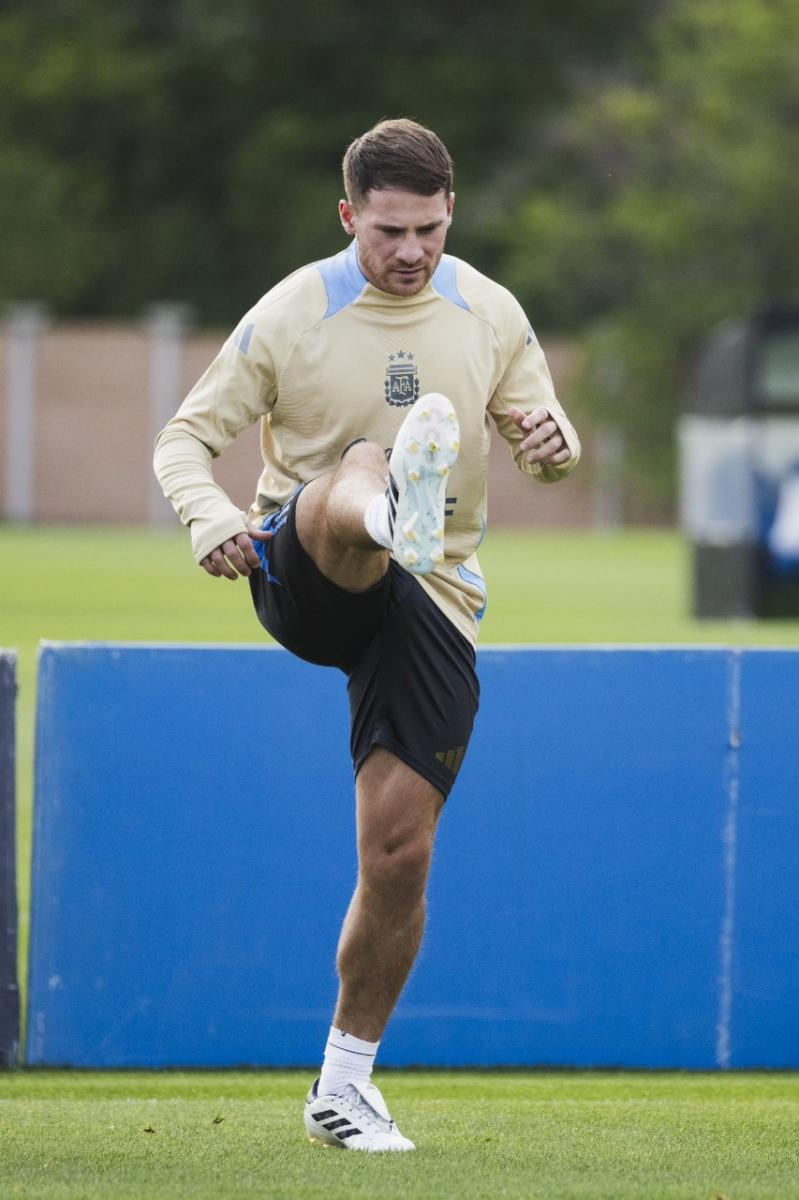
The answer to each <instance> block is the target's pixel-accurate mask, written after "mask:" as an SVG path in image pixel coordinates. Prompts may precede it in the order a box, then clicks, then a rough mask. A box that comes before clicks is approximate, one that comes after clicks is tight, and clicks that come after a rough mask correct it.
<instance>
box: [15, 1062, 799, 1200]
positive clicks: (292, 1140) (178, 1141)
mask: <svg viewBox="0 0 799 1200" xmlns="http://www.w3.org/2000/svg"><path fill="white" fill-rule="evenodd" d="M378 1082H379V1083H380V1084H381V1085H382V1086H383V1087H384V1089H385V1092H386V1095H387V1097H388V1098H389V1102H390V1104H391V1107H392V1110H393V1113H394V1115H395V1117H396V1118H397V1121H398V1123H399V1125H400V1128H402V1130H403V1131H404V1132H405V1133H407V1134H408V1135H409V1136H411V1137H413V1138H414V1139H415V1140H416V1142H417V1145H418V1149H417V1151H416V1153H415V1154H407V1155H405V1154H403V1155H378V1156H374V1157H368V1156H366V1155H360V1154H354V1153H348V1152H344V1151H337V1150H332V1149H331V1150H323V1149H321V1148H320V1147H318V1146H312V1145H310V1144H309V1143H308V1142H307V1141H306V1140H305V1135H304V1132H303V1129H302V1117H301V1098H302V1096H303V1093H304V1090H305V1088H306V1087H307V1084H308V1076H307V1075H304V1074H297V1073H282V1072H281V1073H277V1072H275V1073H271V1072H266V1073H265V1072H261V1073H251V1074H249V1073H235V1072H227V1071H226V1072H219V1073H211V1072H198V1073H196V1074H194V1073H190V1074H187V1073H167V1074H163V1073H151V1072H145V1073H135V1074H132V1073H123V1074H80V1073H75V1072H70V1073H63V1074H60V1073H56V1072H41V1073H40V1072H32V1073H17V1074H15V1075H7V1076H0V1146H1V1147H2V1150H1V1151H0V1195H2V1197H3V1200H6V1198H11V1197H17V1196H19V1197H25V1200H122V1198H124V1200H144V1198H146V1200H162V1198H163V1200H166V1198H169V1200H182V1198H183V1197H186V1198H187V1200H188V1198H191V1200H244V1198H246V1197H250V1196H251V1197H259V1198H260V1197H269V1198H270V1200H283V1198H285V1200H314V1198H316V1197H318V1198H319V1200H349V1198H350V1197H369V1198H370V1200H379V1198H383V1197H385V1198H386V1200H388V1198H391V1200H415V1198H417V1197H418V1198H419V1200H438V1198H444V1197H446V1198H449V1197H452V1198H453V1200H477V1198H478V1197H480V1198H481V1200H482V1198H485V1200H489V1198H491V1200H494V1198H495V1197H514V1198H519V1200H523V1198H524V1200H526V1198H531V1197H541V1200H572V1198H575V1200H576V1198H578V1197H579V1198H580V1200H589V1198H590V1200H644V1198H645V1200H672V1198H674V1200H677V1198H678V1197H679V1198H681V1200H683V1198H684V1200H721V1198H722V1197H723V1198H724V1200H793V1198H796V1197H799V1143H797V1137H796V1130H797V1121H799V1078H797V1077H796V1076H786V1075H761V1074H757V1075H756V1074H751V1075H724V1076H719V1075H679V1074H671V1073H669V1074H666V1073H664V1074H654V1075H650V1074H637V1073H619V1074H613V1073H577V1072H575V1073H562V1074H559V1073H552V1072H542V1073H533V1074H530V1073H488V1074H487V1073H476V1072H464V1073H457V1074H447V1073H429V1072H420V1073H418V1074H417V1073H413V1072H403V1073H397V1074H394V1073H391V1074H389V1073H384V1074H383V1076H382V1077H379V1078H378ZM219 1118H221V1120H220V1119H219Z"/></svg>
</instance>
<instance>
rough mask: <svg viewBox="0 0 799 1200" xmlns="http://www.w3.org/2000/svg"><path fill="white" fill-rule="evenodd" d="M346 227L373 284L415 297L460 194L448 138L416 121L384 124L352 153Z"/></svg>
mask: <svg viewBox="0 0 799 1200" xmlns="http://www.w3.org/2000/svg"><path fill="white" fill-rule="evenodd" d="M343 166H344V189H345V191H346V194H347V198H346V200H341V201H340V203H339V214H340V216H341V222H342V225H343V226H344V228H345V230H346V231H347V233H349V234H351V235H354V236H356V237H357V239H358V258H359V261H360V264H361V269H362V271H363V272H364V274H365V275H366V277H367V279H368V280H369V281H370V283H373V284H374V285H375V287H378V288H380V289H381V291H384V292H389V293H391V294H392V295H395V296H413V295H415V293H416V292H419V291H421V289H422V288H423V287H424V286H425V285H426V284H427V283H428V281H429V280H430V278H431V276H432V274H433V272H434V271H435V269H436V267H437V265H438V262H439V260H440V258H441V255H442V253H443V250H444V241H445V239H446V235H447V229H448V228H449V224H450V221H451V220H452V206H453V203H454V201H455V196H454V194H453V191H452V159H451V158H450V156H449V152H448V150H447V148H446V146H445V145H444V143H443V142H442V141H441V139H440V138H439V137H438V136H437V135H436V134H435V133H433V132H432V130H430V129H425V127H424V126H423V125H418V124H417V123H416V122H415V121H408V120H404V119H403V120H397V121H381V122H380V123H379V124H378V125H376V126H375V127H374V129H370V130H369V132H368V133H365V134H363V135H362V136H361V137H359V138H356V139H355V141H354V142H353V143H352V145H351V146H350V147H349V148H348V150H347V153H346V154H345V155H344V164H343Z"/></svg>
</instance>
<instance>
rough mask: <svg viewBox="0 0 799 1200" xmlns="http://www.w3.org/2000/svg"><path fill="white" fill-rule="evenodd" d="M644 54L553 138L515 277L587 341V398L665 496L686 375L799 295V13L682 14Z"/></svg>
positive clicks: (520, 235) (788, 0) (542, 313)
mask: <svg viewBox="0 0 799 1200" xmlns="http://www.w3.org/2000/svg"><path fill="white" fill-rule="evenodd" d="M648 43H649V53H647V54H642V55H641V56H640V60H639V61H640V67H639V69H638V70H635V71H632V70H629V69H626V68H623V67H622V66H621V65H619V64H617V66H616V69H615V70H614V71H613V73H612V75H611V77H610V78H603V77H602V76H601V75H597V74H595V73H591V74H589V75H587V76H586V77H585V78H584V79H582V80H581V81H580V84H579V91H578V95H577V96H576V98H575V100H574V102H573V104H571V105H570V106H569V108H568V110H567V111H565V112H564V114H563V115H562V117H561V118H559V119H558V120H557V121H554V122H551V123H550V124H549V125H548V126H547V128H546V129H545V130H542V131H541V147H542V155H543V157H544V158H545V159H546V160H547V168H546V172H545V173H543V174H542V177H540V178H539V180H533V181H532V183H531V187H530V191H529V192H528V194H527V195H525V197H524V198H523V200H522V201H521V202H520V203H519V204H518V205H517V206H516V208H515V210H514V211H513V212H512V213H511V214H510V216H509V218H508V220H507V222H506V225H505V233H504V238H505V252H504V263H503V272H504V276H505V278H507V279H508V281H509V283H510V284H511V286H512V287H515V288H516V290H517V291H518V293H519V294H520V295H521V296H523V297H524V298H525V299H526V301H527V302H528V303H529V305H530V307H531V309H537V312H538V318H539V320H540V319H541V318H543V320H544V321H545V322H551V323H554V324H557V325H558V326H559V327H561V328H563V327H564V326H565V325H567V324H568V325H569V326H571V327H572V328H574V329H579V330H581V331H587V332H588V337H589V345H590V347H591V349H592V354H591V358H590V374H589V376H588V377H587V379H586V386H585V391H586V393H587V400H588V402H589V403H591V404H592V405H593V407H594V409H595V411H596V413H597V414H598V416H599V418H600V419H601V420H603V421H605V422H607V423H612V424H615V425H618V426H621V427H622V428H625V429H626V430H627V431H628V434H629V438H630V442H631V445H632V448H633V450H634V451H635V453H634V454H633V456H632V462H633V464H634V465H635V467H636V469H637V471H638V474H639V476H642V477H644V478H648V479H649V480H650V481H651V482H652V483H653V484H654V487H655V489H656V490H657V489H659V490H660V492H661V494H665V493H666V491H667V490H668V486H669V481H670V466H671V460H672V432H671V431H672V427H673V423H674V418H675V410H676V405H677V402H678V397H679V393H680V384H681V375H682V372H683V370H684V366H685V363H686V361H687V360H688V359H689V358H690V356H691V354H692V353H693V351H694V350H695V349H696V347H697V345H698V344H699V343H700V342H701V339H702V338H703V337H704V336H705V335H706V333H707V331H708V330H709V329H710V328H711V327H712V326H713V325H714V324H715V323H716V322H718V321H720V320H722V319H723V318H725V317H727V316H729V315H730V314H736V315H742V314H746V313H747V312H749V311H751V310H753V309H755V308H756V307H758V306H759V305H761V304H762V303H764V302H766V301H769V300H772V299H775V298H779V299H786V298H790V297H794V298H796V297H797V293H799V170H798V169H797V168H799V3H797V0H674V2H673V3H670V4H666V5H664V6H663V7H662V8H661V10H660V12H659V14H658V15H657V17H656V19H655V20H654V21H653V22H652V25H651V28H650V30H649V37H648ZM553 164H557V166H556V179H555V180H554V182H553V178H552V171H553ZM531 248H534V249H535V252H534V253H530V250H531Z"/></svg>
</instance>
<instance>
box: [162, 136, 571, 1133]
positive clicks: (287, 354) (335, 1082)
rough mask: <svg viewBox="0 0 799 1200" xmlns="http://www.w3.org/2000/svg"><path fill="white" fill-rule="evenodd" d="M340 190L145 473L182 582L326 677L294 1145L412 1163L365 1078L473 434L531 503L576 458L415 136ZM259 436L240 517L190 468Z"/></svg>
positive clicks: (475, 454)
mask: <svg viewBox="0 0 799 1200" xmlns="http://www.w3.org/2000/svg"><path fill="white" fill-rule="evenodd" d="M344 189H345V193H346V199H344V200H341V201H340V203H339V216H340V219H341V224H342V225H343V227H344V230H345V232H346V233H347V234H348V235H349V236H350V238H351V239H352V241H351V242H350V244H349V246H348V247H347V248H346V249H344V250H342V251H341V253H339V254H336V255H335V256H334V257H332V258H328V259H325V260H324V261H322V262H317V263H313V264H311V265H310V266H306V267H303V268H302V269H300V270H298V271H296V272H295V273H294V274H292V275H290V276H289V277H288V278H287V279H284V280H283V281H282V282H281V283H278V284H277V286H275V287H274V288H272V290H271V291H269V292H267V294H266V295H265V296H264V297H263V298H262V299H261V300H260V301H259V302H258V303H257V304H256V305H255V307H254V308H252V309H251V311H250V312H249V313H247V315H246V316H245V317H244V318H243V320H242V321H241V323H240V324H239V326H238V327H237V329H236V330H235V331H234V333H233V334H232V336H231V337H230V338H229V340H228V341H227V342H226V343H225V345H224V346H223V347H222V349H221V351H220V353H219V355H218V356H217V358H216V359H215V361H214V362H213V363H212V365H211V366H210V367H209V369H208V370H207V371H206V373H205V374H204V375H203V377H202V378H201V379H200V381H199V382H198V383H197V385H196V386H195V387H194V389H193V390H192V391H191V393H190V394H189V396H188V397H187V399H186V400H185V401H184V403H183V404H182V405H181V407H180V409H179V410H178V412H177V414H176V416H175V417H174V418H173V419H172V420H171V421H170V422H169V424H168V425H167V426H166V428H165V429H164V430H163V432H162V433H161V434H160V436H159V438H158V441H157V446H156V454H155V469H156V472H157V474H158V477H159V479H160V481H161V484H162V486H163V489H164V493H165V495H166V496H167V497H168V498H169V499H170V500H171V501H172V503H173V504H174V506H175V509H176V510H177V512H178V514H179V515H180V517H181V519H182V521H183V522H184V523H185V524H186V525H188V526H190V528H191V537H192V544H193V548H194V554H195V557H196V559H197V561H198V563H199V564H200V566H201V567H202V568H203V570H205V571H206V572H207V573H208V574H209V575H213V576H216V577H222V576H224V577H225V578H227V579H231V580H235V579H237V578H239V577H240V576H245V577H247V578H248V579H249V584H250V589H251V593H252V599H253V603H254V607H255V611H256V613H257V614H258V617H259V619H260V621H261V622H262V624H263V625H264V626H265V627H266V629H267V630H268V631H269V632H270V633H271V634H272V635H273V637H275V638H276V639H277V641H279V642H281V643H282V644H283V645H284V646H285V647H287V648H288V649H289V650H291V651H292V652H293V653H294V654H297V655H298V656H299V657H301V658H304V659H307V660H309V661H311V662H314V663H320V664H323V665H326V666H334V667H338V668H340V669H341V670H342V671H343V672H344V673H345V674H346V676H347V687H348V692H349V702H350V711H351V752H352V759H353V765H354V771H355V778H356V786H355V792H356V814H357V840H358V862H359V870H358V879H357V884H356V887H355V893H354V895H353V897H352V901H351V903H350V906H349V910H348V912H347V915H346V917H345V919H344V924H343V928H342V931H341V937H340V940H339V944H338V953H337V967H338V974H339V984H340V986H339V995H338V1001H337V1005H336V1009H335V1013H334V1016H333V1024H332V1028H331V1030H330V1034H329V1037H328V1041H327V1046H326V1049H325V1052H324V1061H323V1065H322V1069H321V1074H320V1077H319V1079H317V1080H316V1082H315V1083H314V1084H313V1086H312V1088H311V1090H310V1092H309V1095H308V1098H307V1100H306V1104H305V1126H306V1129H307V1131H308V1133H309V1134H310V1135H311V1137H312V1138H314V1139H316V1140H318V1141H321V1142H323V1143H327V1144H329V1145H334V1146H341V1147H344V1148H347V1149H350V1150H363V1151H382V1150H412V1149H413V1148H414V1145H413V1142H411V1141H410V1140H409V1139H408V1138H406V1137H403V1135H402V1134H401V1133H400V1131H399V1129H398V1128H397V1126H396V1124H395V1123H394V1122H393V1121H392V1119H391V1116H390V1114H389V1111H388V1109H387V1107H386V1104H385V1101H384V1100H383V1097H382V1096H381V1094H380V1092H379V1090H378V1089H377V1087H376V1086H375V1084H374V1083H372V1082H371V1080H370V1076H371V1071H372V1065H373V1063H374V1059H375V1054H376V1052H377V1048H378V1043H379V1040H380V1037H381V1035H382V1033H383V1030H384V1028H385V1026H386V1023H387V1021H388V1018H389V1016H390V1014H391V1012H392V1010H393V1008H394V1005H395V1004H396V1001H397V998H398V996H399V994H400V991H401V989H402V987H403V984H404V983H405V980H406V978H407V976H408V972H409V971H410V968H411V966H412V964H413V961H414V958H415V956H416V953H417V950H418V948H419V944H420V940H421V937H422V929H423V925H424V914H425V887H426V881H427V874H428V868H429V864H430V856H431V851H432V847H433V840H434V836H435V831H436V823H437V821H438V817H439V814H440V812H441V808H442V806H443V804H444V801H445V800H446V798H447V796H448V794H449V791H450V789H451V787H452V785H453V783H454V782H455V777H456V776H457V774H458V770H459V768H460V766H461V763H462V762H463V757H464V754H465V752H466V748H467V745H468V743H469V738H470V735H471V732H472V724H473V721H474V717H475V713H476V711H477V704H478V682H477V677H476V674H475V643H476V639H477V629H478V624H479V621H480V619H481V617H482V615H483V613H484V611H485V606H486V593H485V585H484V582H483V579H482V576H481V574H480V567H479V564H478V561H477V558H476V556H475V551H476V549H477V546H478V544H479V542H480V540H481V538H482V536H483V533H484V530H485V513H486V468H487V461H488V446H489V436H490V422H489V418H490V420H491V421H492V422H493V423H494V425H496V427H497V429H498V430H499V432H500V434H501V435H502V437H503V438H505V440H506V441H507V442H508V443H509V446H510V449H511V451H512V454H513V458H514V460H515V462H516V465H517V466H518V467H519V468H520V470H522V471H523V472H525V474H527V475H529V476H530V478H531V479H534V480H540V481H543V482H547V483H548V482H554V481H556V480H559V479H561V478H563V476H565V475H566V474H567V473H568V472H569V471H570V470H571V469H572V468H573V467H574V465H575V464H576V462H577V459H578V456H579V451H580V447H579V442H578V439H577V435H576V434H575V432H574V429H573V428H572V426H571V424H570V423H569V421H568V419H567V418H566V415H565V413H564V411H563V409H562V408H561V406H560V405H559V403H558V401H557V400H556V398H555V395H554V391H553V388H552V383H551V380H550V376H549V372H548V370H547V367H546V363H545V361H544V357H543V354H542V352H541V349H540V347H539V345H538V342H537V341H536V338H535V335H534V333H533V331H532V329H531V327H530V325H529V323H528V321H527V318H526V317H525V315H524V313H523V311H522V309H521V307H520V306H519V304H518V303H517V301H516V300H515V299H514V298H513V296H511V295H510V293H509V292H507V291H506V290H505V289H504V288H502V287H500V286H499V285H498V284H496V283H494V282H492V281H491V280H489V279H487V278H486V277H485V276H483V275H481V274H480V273H479V272H478V271H476V270H475V269H474V268H473V267H471V266H469V265H468V264H467V263H465V262H463V261H461V260H459V259H456V258H453V257H451V256H449V255H445V254H444V242H445V239H446V236H447V230H448V228H449V225H450V222H451V221H452V212H453V205H454V201H455V196H454V193H453V191H452V160H451V158H450V156H449V153H448V151H447V149H446V147H445V146H444V144H443V143H442V142H441V140H440V139H439V138H438V137H437V136H436V134H435V133H433V132H432V131H431V130H429V129H426V128H424V127H423V126H421V125H419V124H417V123H415V122H413V121H410V120H391V121H381V122H380V123H379V124H378V125H376V126H375V127H374V129H372V130H370V131H369V132H367V133H365V134H363V136H362V137H359V138H357V139H356V140H355V141H354V142H353V143H352V145H350V147H349V148H348V150H347V152H346V155H345V157H344ZM259 420H260V422H261V444H262V450H263V460H264V469H263V473H262V475H261V477H260V480H259V483H258V487H257V494H256V498H255V501H254V503H253V505H252V507H251V508H250V510H249V513H248V514H247V515H246V516H245V515H244V514H243V513H242V512H240V511H239V509H238V508H236V506H235V505H234V504H233V503H232V502H231V501H230V500H229V499H228V497H227V496H226V495H225V494H224V492H223V491H222V490H221V488H220V487H219V486H218V485H217V484H216V483H215V482H214V479H213V475H212V470H211V464H212V460H213V458H215V457H216V456H217V455H219V454H221V453H222V451H223V450H224V449H225V447H226V446H227V445H229V444H230V443H231V441H232V440H233V439H234V438H235V437H236V436H237V434H239V433H240V432H241V431H242V430H243V429H244V428H246V427H247V426H249V425H251V424H253V423H254V422H255V421H259Z"/></svg>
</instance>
